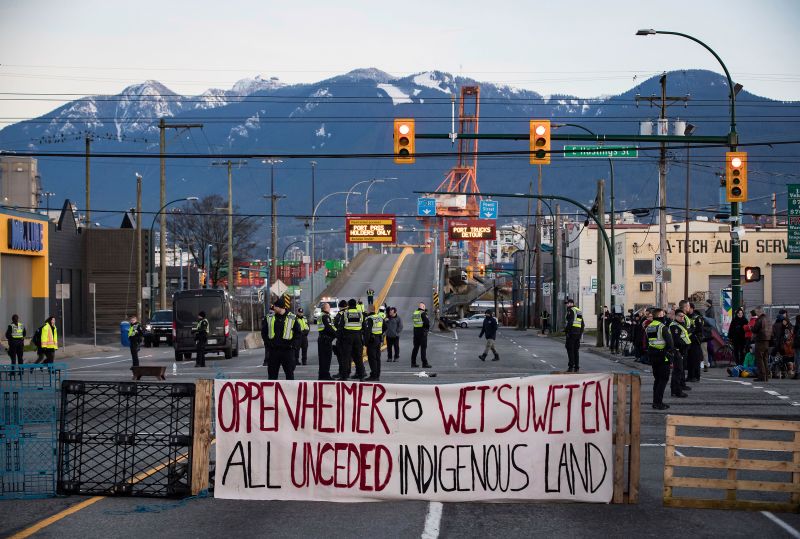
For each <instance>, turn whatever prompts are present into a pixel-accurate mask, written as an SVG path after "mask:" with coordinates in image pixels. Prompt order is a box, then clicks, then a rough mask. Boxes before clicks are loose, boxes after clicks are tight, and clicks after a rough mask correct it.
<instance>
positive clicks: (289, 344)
mask: <svg viewBox="0 0 800 539" xmlns="http://www.w3.org/2000/svg"><path fill="white" fill-rule="evenodd" d="M266 326H267V340H266V341H265V342H264V346H266V347H269V356H268V357H267V378H269V379H270V380H277V379H278V373H279V372H280V370H281V368H283V374H284V375H285V376H286V379H287V380H294V363H295V360H294V350H295V349H296V348H297V347H298V345H299V341H300V335H301V333H302V330H301V329H300V324H299V323H298V322H297V317H296V316H295V315H294V314H293V313H290V312H288V311H287V305H286V303H284V300H283V297H279V298H278V299H277V300H275V303H274V304H273V306H272V312H271V313H269V314H268V315H267V320H266Z"/></svg>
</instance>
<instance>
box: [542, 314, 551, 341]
mask: <svg viewBox="0 0 800 539" xmlns="http://www.w3.org/2000/svg"><path fill="white" fill-rule="evenodd" d="M549 331H550V313H548V312H547V309H545V310H544V311H542V335H546V334H547V333H548V332H549Z"/></svg>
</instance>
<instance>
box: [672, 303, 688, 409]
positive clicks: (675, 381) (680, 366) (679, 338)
mask: <svg viewBox="0 0 800 539" xmlns="http://www.w3.org/2000/svg"><path fill="white" fill-rule="evenodd" d="M669 331H670V333H671V335H672V342H673V344H674V345H675V352H674V353H673V354H672V378H671V379H670V383H669V388H670V392H671V393H672V396H673V397H678V398H681V399H683V398H686V397H688V395H687V394H686V393H684V391H689V390H690V389H691V388H689V387H688V386H687V385H686V374H685V369H686V356H687V355H688V353H689V345H691V344H692V339H691V336H690V335H689V329H688V328H687V327H686V313H684V312H683V311H682V310H681V309H677V310H676V311H675V320H673V321H672V323H671V324H669Z"/></svg>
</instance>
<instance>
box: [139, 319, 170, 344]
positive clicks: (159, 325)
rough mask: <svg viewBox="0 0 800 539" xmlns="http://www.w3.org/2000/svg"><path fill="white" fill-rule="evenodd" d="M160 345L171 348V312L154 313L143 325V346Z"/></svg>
mask: <svg viewBox="0 0 800 539" xmlns="http://www.w3.org/2000/svg"><path fill="white" fill-rule="evenodd" d="M162 343H163V344H166V345H167V346H172V311H155V312H154V313H153V317H152V318H150V320H148V321H147V323H146V324H145V325H144V345H145V346H146V347H150V346H158V345H159V344H162Z"/></svg>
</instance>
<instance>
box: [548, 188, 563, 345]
mask: <svg viewBox="0 0 800 539" xmlns="http://www.w3.org/2000/svg"><path fill="white" fill-rule="evenodd" d="M560 240H561V205H560V204H556V216H555V225H554V227H553V252H554V253H555V258H554V259H553V290H552V292H550V293H551V294H552V295H553V311H552V312H551V313H550V320H551V324H550V332H551V333H555V332H556V331H557V329H556V328H557V323H558V305H559V303H560V301H561V298H559V294H560V292H561V254H560V253H559V249H560V248H561V242H560Z"/></svg>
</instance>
